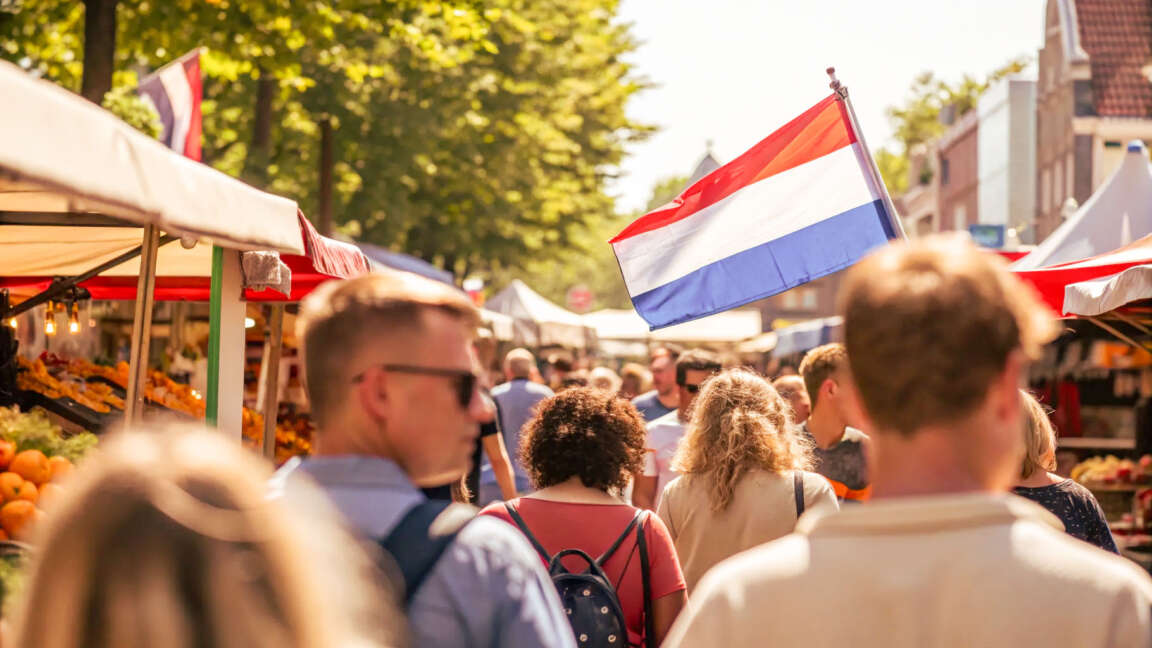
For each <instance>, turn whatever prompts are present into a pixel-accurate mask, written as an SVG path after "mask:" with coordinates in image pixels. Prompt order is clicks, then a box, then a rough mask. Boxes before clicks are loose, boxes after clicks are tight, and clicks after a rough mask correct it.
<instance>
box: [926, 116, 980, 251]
mask: <svg viewBox="0 0 1152 648" xmlns="http://www.w3.org/2000/svg"><path fill="white" fill-rule="evenodd" d="M979 130H980V120H979V111H977V110H970V111H968V112H967V113H965V114H964V116H963V117H961V118H960V120H959V121H957V122H956V123H955V124H953V125H952V128H950V129H948V132H946V133H944V135H942V136H941V137H940V139H939V140H937V141H936V152H937V156H938V158H939V162H938V166H937V172H938V173H939V175H940V178H939V186H940V190H939V200H940V212H939V213H940V215H939V219H938V221H937V222H938V224H939V229H940V230H942V231H944V230H967V229H968V226H969V225H974V224H976V223H978V222H980V221H979V213H978V212H979V209H980V204H979V179H980V175H979V170H978V157H977V156H978V154H979V149H978V147H977V144H978V142H979V138H978V133H979Z"/></svg>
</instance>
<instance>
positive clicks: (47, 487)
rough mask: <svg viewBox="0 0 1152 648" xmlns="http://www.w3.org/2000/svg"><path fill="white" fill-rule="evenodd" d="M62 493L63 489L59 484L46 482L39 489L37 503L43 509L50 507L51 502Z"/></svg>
mask: <svg viewBox="0 0 1152 648" xmlns="http://www.w3.org/2000/svg"><path fill="white" fill-rule="evenodd" d="M63 492H64V488H63V487H62V486H60V484H56V483H53V482H48V483H47V484H44V485H43V486H41V487H40V497H39V498H38V499H37V503H38V504H39V505H40V506H42V507H45V508H47V507H50V506H52V502H53V500H55V499H56V498H57V497H58V496H59V495H60V493H63Z"/></svg>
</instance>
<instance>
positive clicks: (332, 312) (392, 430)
mask: <svg viewBox="0 0 1152 648" xmlns="http://www.w3.org/2000/svg"><path fill="white" fill-rule="evenodd" d="M478 323H479V316H478V313H477V312H476V309H475V308H474V307H473V306H472V304H471V302H469V300H468V298H467V297H466V296H465V294H464V293H463V292H461V291H458V290H456V289H455V288H454V287H452V286H449V285H446V284H442V283H438V282H434V281H431V280H428V279H424V278H422V277H418V276H416V275H413V274H409V273H404V272H388V273H375V274H371V275H366V276H362V277H357V278H355V279H350V280H347V281H332V282H329V283H327V284H324V285H323V286H321V287H320V288H319V289H318V290H317V291H315V292H314V293H313V294H312V295H310V296H309V297H308V298H307V299H306V300H305V301H304V303H303V304H302V305H301V310H300V316H299V318H298V320H297V337H298V338H299V340H300V342H301V345H302V351H303V357H304V371H305V378H306V388H307V390H308V395H309V399H310V401H311V406H312V416H313V418H314V419H315V421H316V424H317V427H318V431H317V433H316V442H315V455H314V456H313V457H311V458H309V459H306V460H304V461H302V462H292V463H290V464H288V465H286V466H285V467H284V468H283V469H281V471H280V473H278V475H277V478H276V480H274V484H273V486H274V493H275V492H280V493H283V496H284V497H286V498H289V499H290V498H291V497H292V484H293V482H294V480H298V479H306V478H311V479H312V480H314V481H315V482H316V483H318V484H319V485H320V487H321V488H323V489H324V490H325V491H326V492H327V494H328V496H329V497H330V498H331V499H332V501H333V502H334V503H335V505H336V507H337V508H338V509H339V510H340V511H341V512H342V513H343V514H344V516H345V517H346V518H347V519H348V521H349V522H350V523H351V525H352V526H353V527H354V528H355V529H356V530H358V531H359V532H360V533H361V534H362V535H363V536H364V537H365V538H367V539H370V540H375V541H379V542H381V543H382V544H383V545H384V546H385V547H386V548H388V549H389V550H390V551H391V552H392V553H393V555H394V556H395V557H396V563H398V565H397V566H398V567H399V574H400V575H402V576H403V581H404V582H405V583H406V585H407V587H406V591H405V593H404V594H405V599H406V604H407V606H408V615H409V622H410V625H411V629H412V634H413V641H412V645H416V646H433V647H435V646H525V647H527V646H564V647H567V646H572V645H573V638H572V634H571V630H570V629H569V626H568V623H567V621H566V619H565V618H564V616H563V614H562V612H561V609H560V602H559V599H558V598H557V596H556V592H555V589H554V588H553V587H552V584H551V582H550V581H549V580H548V578H547V575H546V574H545V573H544V570H543V568H542V567H541V565H540V561H539V559H538V558H537V557H536V555H535V553H534V552H533V550H532V548H531V547H530V546H529V545H528V543H527V541H526V540H525V539H524V538H523V537H522V536H520V535H519V534H518V533H517V532H516V531H515V530H514V529H512V528H511V527H509V526H508V525H506V524H503V523H501V522H499V521H497V520H492V519H488V518H477V519H472V516H471V513H473V512H474V510H470V507H466V509H465V510H463V511H462V510H460V509H459V508H457V509H452V508H448V509H436V507H437V506H447V504H446V503H444V504H442V505H437V504H431V503H429V502H428V501H427V500H426V498H425V497H424V495H423V494H421V492H420V491H419V490H418V487H421V486H436V485H440V484H445V483H449V482H452V481H455V480H458V479H460V477H461V476H463V475H464V474H465V473H466V472H467V471H468V468H469V464H470V461H471V456H472V451H473V448H474V446H475V441H476V436H477V430H478V424H479V423H480V422H481V421H482V420H484V419H485V418H486V417H488V416H490V412H488V411H486V408H487V405H485V403H484V401H483V399H481V397H480V395H479V393H478V391H477V379H476V374H475V367H476V364H477V363H476V359H475V355H474V351H473V348H472V344H471V342H472V337H473V335H474V333H475V330H476V326H477V324H478ZM425 511H428V512H430V513H429V514H428V515H427V516H425V518H426V519H425V520H424V521H423V523H422V524H423V526H421V525H420V523H418V521H417V518H419V517H420V516H421V515H423V512H425ZM397 528H399V529H401V530H408V529H415V530H416V531H417V533H401V532H400V531H397ZM433 545H435V546H438V547H440V550H439V551H437V552H436V553H435V554H429V553H427V551H426V548H427V547H428V546H433ZM401 550H404V551H401ZM421 552H424V553H421ZM413 555H415V556H418V557H419V560H414V559H413ZM425 558H428V560H426V561H425V560H424V559H425ZM301 559H307V557H306V556H302V557H301ZM420 563H426V564H428V568H427V569H426V570H423V572H422V573H418V572H413V571H412V569H411V568H412V567H413V565H414V564H420Z"/></svg>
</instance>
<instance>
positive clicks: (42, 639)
mask: <svg viewBox="0 0 1152 648" xmlns="http://www.w3.org/2000/svg"><path fill="white" fill-rule="evenodd" d="M101 445H102V447H101V448H100V449H99V450H97V451H95V452H94V453H93V455H92V456H89V457H88V458H87V459H86V460H85V462H84V464H83V465H82V466H81V467H80V469H79V470H78V471H77V473H76V475H75V476H74V477H72V479H71V481H70V482H68V483H67V484H66V489H67V490H66V491H65V492H64V493H62V494H61V495H60V496H59V498H58V499H56V500H55V501H54V502H53V506H52V507H51V508H50V509H49V510H48V513H47V516H46V518H45V521H44V522H45V523H44V525H43V528H41V529H39V530H38V534H37V535H36V536H35V537H34V539H33V545H34V546H35V547H37V549H36V551H35V554H34V557H33V564H32V566H31V572H30V580H29V581H28V583H27V584H26V586H25V591H24V592H23V597H22V598H23V600H22V601H21V602H19V603H18V608H17V614H16V616H15V617H14V619H13V621H14V624H13V628H12V630H13V632H14V639H13V640H12V641H11V642H9V641H8V637H5V642H4V643H5V645H11V646H22V647H23V648H80V647H81V646H83V647H85V648H110V647H112V646H115V647H116V648H145V647H146V646H165V647H167V648H261V647H264V646H267V647H269V648H271V647H273V646H275V647H277V648H279V647H282V646H292V647H295V648H344V647H346V646H347V647H353V648H376V647H378V646H390V645H397V644H398V643H402V642H403V641H405V634H406V630H405V625H404V619H403V616H402V615H401V614H400V613H399V612H397V610H396V607H395V605H394V604H393V603H392V600H393V599H392V595H391V594H387V593H386V589H385V583H384V580H383V578H382V572H380V570H379V569H378V568H377V565H376V563H375V561H374V560H373V558H372V557H371V555H370V554H369V553H367V552H366V551H364V550H362V549H361V547H360V546H359V545H358V544H357V543H356V541H354V540H352V538H351V537H350V536H349V535H348V534H347V533H346V532H345V531H344V530H343V529H342V527H341V523H340V522H339V518H338V515H337V513H336V512H335V510H334V509H332V507H331V506H330V505H328V504H327V502H326V501H325V500H324V499H323V495H322V494H320V493H319V491H316V492H315V493H314V494H313V496H311V497H309V498H307V503H306V504H304V503H302V502H301V500H300V499H297V500H295V502H297V503H300V504H301V506H294V507H293V508H291V509H289V508H288V507H286V506H284V505H282V504H281V503H280V502H279V501H277V500H269V499H267V498H266V490H267V489H266V482H267V480H268V478H269V477H270V476H271V474H272V470H271V466H269V465H267V464H266V463H264V462H263V461H260V460H259V459H258V458H256V457H255V456H254V455H250V454H249V453H248V452H247V451H245V450H243V449H241V447H240V444H239V443H238V442H234V441H229V440H227V439H225V438H224V437H223V436H222V435H220V434H219V433H213V432H206V431H203V430H199V431H195V432H190V431H187V430H184V431H182V432H175V431H171V430H169V431H158V432H149V433H140V432H137V433H127V434H125V435H123V436H120V437H117V438H110V439H109V440H108V441H106V442H105V443H102V444H101Z"/></svg>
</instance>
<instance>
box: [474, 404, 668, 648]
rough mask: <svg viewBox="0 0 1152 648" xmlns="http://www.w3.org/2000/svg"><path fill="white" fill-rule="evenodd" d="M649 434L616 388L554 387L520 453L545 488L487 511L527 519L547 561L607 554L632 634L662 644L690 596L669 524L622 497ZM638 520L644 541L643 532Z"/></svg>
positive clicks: (573, 566) (523, 523) (572, 564)
mask: <svg viewBox="0 0 1152 648" xmlns="http://www.w3.org/2000/svg"><path fill="white" fill-rule="evenodd" d="M646 438H647V437H646V434H645V432H644V419H643V418H642V417H641V416H640V413H639V412H637V411H636V408H635V407H633V406H632V404H631V403H630V402H628V401H626V400H624V399H621V398H616V397H615V395H614V394H611V393H607V392H605V391H603V390H599V389H595V388H589V387H577V388H573V389H569V390H567V391H564V392H561V393H559V394H556V395H555V396H553V397H552V398H549V399H547V400H545V401H542V402H541V403H540V406H539V408H538V409H537V411H536V416H535V417H534V418H533V419H532V420H531V421H529V422H528V424H527V425H525V426H524V429H523V432H522V435H521V442H520V460H521V463H522V464H523V465H524V467H525V469H526V470H527V471H528V474H529V477H530V478H531V480H532V483H533V485H534V486H535V487H536V488H537V489H538V490H537V491H536V492H535V493H532V494H531V495H526V496H524V497H520V498H517V499H514V500H511V501H509V502H507V503H506V504H507V505H505V503H496V504H493V505H491V506H489V507H488V508H486V509H484V510H483V511H482V514H485V515H494V516H496V517H499V518H501V519H503V520H505V521H507V522H510V523H512V524H517V525H518V526H520V527H521V529H522V530H524V531H525V532H526V534H527V535H529V539H530V540H532V541H533V544H534V545H535V546H536V548H537V551H538V552H539V553H540V554H541V558H542V559H543V560H544V562H545V563H549V562H551V557H552V556H554V555H555V554H557V553H559V552H561V551H563V550H566V549H579V550H582V551H583V552H584V553H586V554H588V555H589V556H591V557H593V558H596V557H602V556H605V555H607V557H606V558H605V559H604V560H603V561H602V564H601V567H602V569H603V571H604V575H605V576H606V577H607V579H608V580H609V581H610V585H611V586H612V587H613V588H614V589H615V592H616V596H617V597H618V598H619V601H620V607H621V609H622V612H623V617H624V620H625V622H626V624H627V630H628V643H629V644H633V645H652V646H656V645H659V644H660V642H661V641H663V640H664V636H665V635H666V634H667V633H668V629H669V628H670V627H671V626H672V622H673V621H675V620H676V616H677V615H678V614H679V613H680V610H681V609H682V608H683V607H684V604H685V602H686V601H687V595H686V594H685V585H684V576H683V573H682V572H681V571H680V563H679V561H678V559H677V557H676V549H675V547H674V546H673V544H672V539H671V537H670V536H669V535H668V530H667V529H666V528H665V527H664V523H663V522H662V521H661V520H660V518H658V517H656V516H655V515H650V514H649V513H647V512H645V511H643V510H641V509H638V508H635V507H633V506H631V505H629V504H627V503H625V502H624V501H623V499H622V498H621V493H622V491H623V490H624V487H625V486H626V485H627V484H628V480H629V479H630V476H631V475H632V474H633V473H637V472H639V471H640V469H641V468H642V467H643V463H644V453H645V452H646V448H645V446H646ZM517 518H518V519H517ZM641 525H642V529H643V543H641V542H640V538H641V536H640V534H639V533H637V531H636V529H637V528H638V527H641ZM617 540H622V542H620V543H619V544H618V545H616V542H617ZM614 545H615V548H614V550H612V551H609V550H610V549H612V548H613V547H614ZM642 545H643V546H642ZM644 554H646V555H647V558H648V560H647V564H646V565H644V564H641V563H642V562H643V561H642V559H641V556H642V555H644ZM560 564H561V565H563V566H564V567H565V568H566V569H568V570H570V571H573V572H582V571H584V570H585V569H586V568H587V567H588V565H587V564H586V563H583V562H581V560H580V559H579V558H577V557H576V556H565V557H563V558H561V559H560ZM645 576H647V582H645ZM645 592H647V593H648V596H647V597H646V596H645ZM646 608H647V609H649V610H651V613H650V614H649V615H648V616H647V617H646V616H645V609H646ZM569 614H571V612H570V613H569ZM646 627H647V628H650V629H651V630H650V633H651V634H650V636H648V637H647V641H645V634H646V631H645V628H646ZM621 645H622V646H623V645H624V644H623V642H622V643H621Z"/></svg>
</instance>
